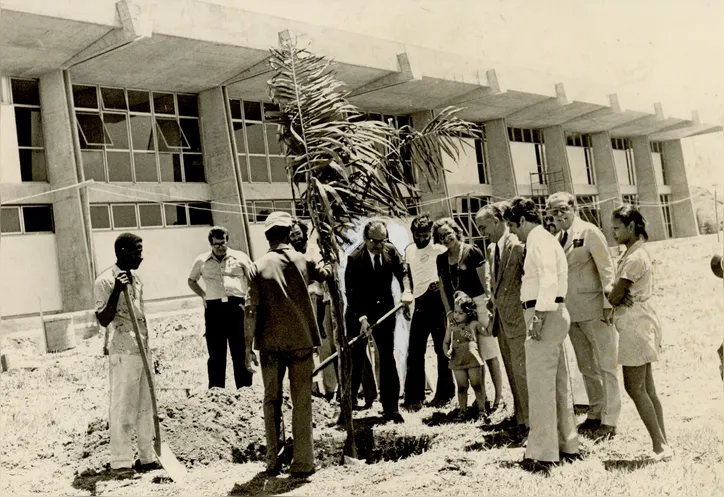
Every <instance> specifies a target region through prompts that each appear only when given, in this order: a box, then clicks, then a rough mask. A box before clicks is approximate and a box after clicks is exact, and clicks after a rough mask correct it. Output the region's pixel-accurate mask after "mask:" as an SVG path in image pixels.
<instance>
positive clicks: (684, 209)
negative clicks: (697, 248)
mask: <svg viewBox="0 0 724 497" xmlns="http://www.w3.org/2000/svg"><path fill="white" fill-rule="evenodd" d="M663 145H664V146H663V161H664V167H665V168H666V179H667V183H668V185H669V186H670V187H671V220H672V222H673V224H674V226H673V229H674V236H675V237H677V238H679V237H687V236H697V235H698V234H699V229H698V225H697V222H696V211H695V210H694V204H693V202H692V199H691V189H690V188H689V179H688V177H687V174H686V162H685V160H684V152H683V150H682V148H681V140H669V141H665V142H663Z"/></svg>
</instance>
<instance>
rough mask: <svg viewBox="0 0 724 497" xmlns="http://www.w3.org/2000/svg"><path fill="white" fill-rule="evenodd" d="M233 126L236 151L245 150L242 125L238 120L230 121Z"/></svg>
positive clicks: (241, 151) (241, 152) (242, 151)
mask: <svg viewBox="0 0 724 497" xmlns="http://www.w3.org/2000/svg"><path fill="white" fill-rule="evenodd" d="M231 125H232V126H233V128H234V140H236V151H237V152H239V153H240V154H243V153H244V152H246V143H244V125H243V124H242V123H239V122H234V123H231Z"/></svg>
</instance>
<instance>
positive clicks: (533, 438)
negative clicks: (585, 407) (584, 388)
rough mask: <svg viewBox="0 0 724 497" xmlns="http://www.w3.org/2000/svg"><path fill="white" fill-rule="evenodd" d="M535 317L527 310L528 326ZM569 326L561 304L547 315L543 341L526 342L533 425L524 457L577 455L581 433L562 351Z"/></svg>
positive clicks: (542, 458) (553, 458)
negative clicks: (576, 419)
mask: <svg viewBox="0 0 724 497" xmlns="http://www.w3.org/2000/svg"><path fill="white" fill-rule="evenodd" d="M534 314H535V311H534V310H533V309H532V308H531V309H528V310H526V311H525V322H526V325H527V326H530V323H531V320H532V319H533V316H534ZM570 323H571V318H570V316H569V314H568V309H566V304H558V310H556V311H552V312H547V313H546V315H545V319H544V321H543V327H542V329H541V339H540V340H533V339H531V338H526V340H525V366H526V373H527V383H528V394H529V398H528V402H529V412H528V423H529V425H530V432H529V433H528V446H527V447H526V450H525V457H527V458H529V459H535V460H537V461H558V460H559V459H560V457H559V451H560V452H566V453H568V454H575V453H577V452H578V433H577V432H576V421H575V418H574V417H573V402H572V400H571V397H570V392H569V388H568V366H567V364H566V358H565V354H564V351H563V340H565V338H566V335H567V334H568V327H569V326H570Z"/></svg>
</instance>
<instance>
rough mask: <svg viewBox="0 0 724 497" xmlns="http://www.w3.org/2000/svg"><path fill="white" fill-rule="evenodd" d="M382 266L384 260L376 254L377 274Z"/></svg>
mask: <svg viewBox="0 0 724 497" xmlns="http://www.w3.org/2000/svg"><path fill="white" fill-rule="evenodd" d="M381 265H382V260H381V258H380V254H375V267H374V270H375V272H377V271H379V270H380V266H381Z"/></svg>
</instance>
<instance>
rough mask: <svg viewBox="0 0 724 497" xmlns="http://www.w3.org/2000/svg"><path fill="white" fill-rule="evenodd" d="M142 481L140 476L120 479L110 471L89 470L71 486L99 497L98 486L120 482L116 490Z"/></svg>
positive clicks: (161, 481)
mask: <svg viewBox="0 0 724 497" xmlns="http://www.w3.org/2000/svg"><path fill="white" fill-rule="evenodd" d="M140 479H141V475H140V474H136V475H134V476H132V477H118V476H117V475H114V474H113V473H112V472H111V470H110V469H104V470H102V471H96V470H87V471H84V472H82V473H80V474H77V475H75V478H73V483H71V486H72V487H73V488H75V489H77V490H84V491H86V492H88V493H90V495H98V484H99V483H101V484H102V483H104V482H118V485H117V486H116V487H115V488H118V487H123V486H125V485H131V484H133V483H136V482H138V481H139V480H140ZM170 481H171V480H170V479H168V478H163V479H161V480H158V479H157V478H154V481H153V482H154V483H168V482H170Z"/></svg>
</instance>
